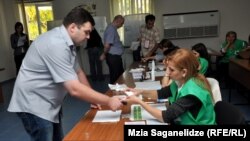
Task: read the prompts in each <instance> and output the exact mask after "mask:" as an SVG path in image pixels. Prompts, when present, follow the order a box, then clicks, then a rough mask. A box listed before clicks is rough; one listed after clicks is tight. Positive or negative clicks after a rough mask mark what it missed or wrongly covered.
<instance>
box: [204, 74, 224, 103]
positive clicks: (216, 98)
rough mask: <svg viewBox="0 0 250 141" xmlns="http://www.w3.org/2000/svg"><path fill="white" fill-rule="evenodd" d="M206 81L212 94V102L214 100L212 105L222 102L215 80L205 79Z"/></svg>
mask: <svg viewBox="0 0 250 141" xmlns="http://www.w3.org/2000/svg"><path fill="white" fill-rule="evenodd" d="M207 80H208V82H209V84H210V86H211V89H212V93H213V100H214V101H213V103H214V104H215V103H216V102H218V101H221V100H222V98H221V92H220V86H219V82H218V81H217V80H216V79H214V78H210V77H207Z"/></svg>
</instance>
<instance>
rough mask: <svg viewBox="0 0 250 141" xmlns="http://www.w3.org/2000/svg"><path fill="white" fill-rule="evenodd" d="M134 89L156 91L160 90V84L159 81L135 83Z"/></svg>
mask: <svg viewBox="0 0 250 141" xmlns="http://www.w3.org/2000/svg"><path fill="white" fill-rule="evenodd" d="M135 88H136V89H143V90H158V89H161V82H160V81H151V80H150V81H143V82H135Z"/></svg>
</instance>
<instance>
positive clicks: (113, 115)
mask: <svg viewBox="0 0 250 141" xmlns="http://www.w3.org/2000/svg"><path fill="white" fill-rule="evenodd" d="M121 112H122V111H121V110H118V111H115V112H114V111H111V110H101V111H97V113H96V115H95V118H94V119H93V121H92V122H118V121H120V116H121Z"/></svg>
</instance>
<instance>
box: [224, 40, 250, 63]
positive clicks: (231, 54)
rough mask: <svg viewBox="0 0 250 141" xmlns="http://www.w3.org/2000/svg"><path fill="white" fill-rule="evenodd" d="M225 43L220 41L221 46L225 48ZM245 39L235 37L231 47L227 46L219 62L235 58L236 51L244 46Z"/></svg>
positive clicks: (226, 61)
mask: <svg viewBox="0 0 250 141" xmlns="http://www.w3.org/2000/svg"><path fill="white" fill-rule="evenodd" d="M226 45H227V42H224V43H222V45H221V48H225V47H226ZM246 45H247V44H246V41H243V40H239V39H236V40H235V41H234V43H233V46H234V47H233V48H228V49H227V51H226V53H225V54H224V56H223V58H222V59H221V60H220V62H223V63H228V62H229V59H230V58H235V57H236V55H238V53H239V52H240V51H241V50H242V49H244V47H245V46H246Z"/></svg>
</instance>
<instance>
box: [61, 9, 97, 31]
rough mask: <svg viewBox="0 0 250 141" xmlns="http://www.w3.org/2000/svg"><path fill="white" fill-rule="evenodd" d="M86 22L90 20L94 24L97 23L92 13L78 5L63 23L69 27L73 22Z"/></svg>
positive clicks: (80, 23)
mask: <svg viewBox="0 0 250 141" xmlns="http://www.w3.org/2000/svg"><path fill="white" fill-rule="evenodd" d="M86 22H90V23H91V25H92V26H94V25H95V21H94V19H93V17H92V16H91V14H90V13H89V12H88V11H87V10H85V9H83V8H82V7H80V6H78V7H75V8H73V9H72V10H71V11H70V12H69V13H68V14H67V16H66V17H65V18H64V20H63V25H64V26H65V27H67V26H68V25H70V24H71V23H75V24H76V25H82V24H84V23H86Z"/></svg>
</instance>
